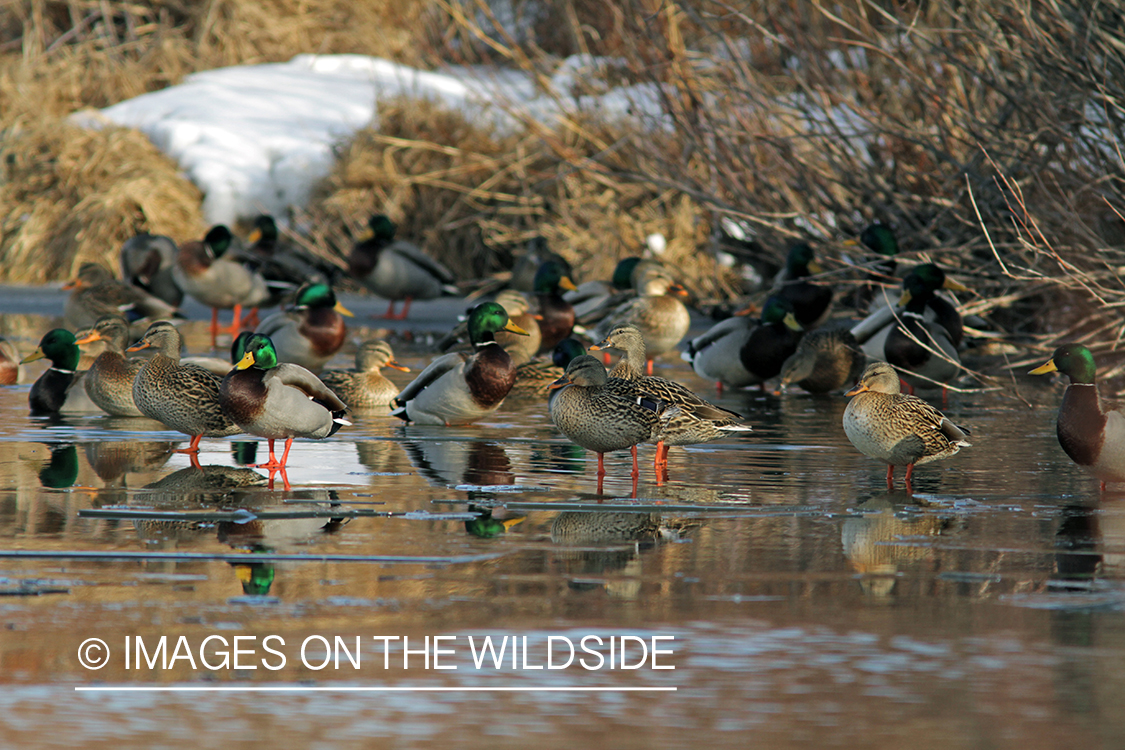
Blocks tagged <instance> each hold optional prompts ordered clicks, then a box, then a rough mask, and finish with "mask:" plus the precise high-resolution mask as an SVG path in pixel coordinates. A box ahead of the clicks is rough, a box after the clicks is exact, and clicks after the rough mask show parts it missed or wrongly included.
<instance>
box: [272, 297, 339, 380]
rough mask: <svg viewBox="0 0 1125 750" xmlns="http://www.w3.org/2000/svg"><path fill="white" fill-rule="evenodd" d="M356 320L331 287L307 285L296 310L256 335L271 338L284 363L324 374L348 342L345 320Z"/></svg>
mask: <svg viewBox="0 0 1125 750" xmlns="http://www.w3.org/2000/svg"><path fill="white" fill-rule="evenodd" d="M345 315H346V316H347V317H349V318H350V317H354V316H353V315H352V314H351V312H349V311H348V309H347V308H346V307H344V306H343V305H342V304H340V303H339V302H338V301H337V300H336V293H335V292H333V291H332V287H330V286H328V285H327V284H306V285H304V286H302V287H301V288H300V289H299V290H298V291H297V297H296V299H295V300H294V303H293V306H292V307H290V308H288V309H286V310H284V311H282V312H277V313H274V314H273V315H271V316H269V317H268V318H266V319H265V320H263V321H262V322H261V323H259V324H258V326H257V327H256V328H255V329H254V333H260V334H263V335H265V336H269V337H270V340H271V341H273V345H274V349H275V351H277V356H278V357H279V358H280V359H281V361H282V362H291V363H293V364H295V365H300V366H301V367H304V368H305V369H306V370H312V371H313V372H320V370H321V368H323V367H324V365H325V364H327V363H328V360H330V359H332V357H333V355H335V354H336V352H338V351H340V347H342V346H343V345H344V341H345V340H346V339H347V333H348V327H347V325H345V324H344V317H343V316H345Z"/></svg>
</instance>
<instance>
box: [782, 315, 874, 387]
mask: <svg viewBox="0 0 1125 750" xmlns="http://www.w3.org/2000/svg"><path fill="white" fill-rule="evenodd" d="M866 362H867V355H865V354H864V353H863V350H862V349H860V348H859V342H857V341H856V338H855V336H853V335H852V333H851V331H849V330H847V329H846V328H841V327H838V326H837V327H832V328H818V329H817V330H815V331H812V332H810V333H806V334H805V335H804V336H802V337H801V342H800V343H799V344H797V351H795V352H794V353H793V354H792V356H790V357H789V359H787V360H785V363H784V364H783V365H782V366H781V384H782V385H789V384H790V383H795V384H796V385H799V386H800V387H801V388H804V389H805V390H806V391H808V392H809V393H828V392H829V391H834V390H837V389H839V388H843V387H845V386H847V385H850V384H852V383H855V382H856V380H857V379H858V378H859V376H860V374H861V373H862V372H863V367H864V365H865V364H866Z"/></svg>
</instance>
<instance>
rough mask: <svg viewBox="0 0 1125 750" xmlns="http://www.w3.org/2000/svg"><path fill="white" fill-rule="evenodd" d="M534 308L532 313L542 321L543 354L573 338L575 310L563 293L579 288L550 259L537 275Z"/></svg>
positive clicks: (541, 351)
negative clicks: (571, 334) (567, 338)
mask: <svg viewBox="0 0 1125 750" xmlns="http://www.w3.org/2000/svg"><path fill="white" fill-rule="evenodd" d="M533 288H534V291H535V306H534V310H533V312H534V313H535V316H536V320H538V321H539V349H538V350H536V354H544V353H546V352H549V351H551V350H553V349H554V348H555V345H556V344H557V343H559V342H560V341H562V340H563V339H565V338H566V337H567V336H569V335H570V332H571V331H572V330H573V329H574V308H573V307H572V306H571V304H570V303H569V302H567V301H566V300H565V299H563V296H562V291H560V290H570V291H573V290H574V289H576V288H577V287H575V286H574V282H573V281H571V280H570V277H569V276H567V275H566V273H565V271H564V269H563V266H562V265H561V264H559V263H558V262H556V261H553V260H548V261H546V262H544V263H542V264H541V265H540V266H539V270H538V271H536V272H535V284H534V287H533Z"/></svg>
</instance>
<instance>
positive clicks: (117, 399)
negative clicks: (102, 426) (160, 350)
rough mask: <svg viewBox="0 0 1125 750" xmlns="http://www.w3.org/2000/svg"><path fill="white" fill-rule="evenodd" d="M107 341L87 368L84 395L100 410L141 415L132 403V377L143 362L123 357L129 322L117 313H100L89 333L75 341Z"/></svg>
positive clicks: (115, 414)
mask: <svg viewBox="0 0 1125 750" xmlns="http://www.w3.org/2000/svg"><path fill="white" fill-rule="evenodd" d="M93 341H104V342H106V350H105V351H104V352H102V353H101V354H99V355H98V358H97V359H95V360H94V364H92V365H90V369H89V370H87V371H86V376H85V377H84V378H83V381H84V382H85V385H86V395H88V396H89V397H90V400H91V401H93V402H94V403H95V404H97V405H98V406H99V407H100V408H101V410H102V411H104V412H105V413H106V414H110V415H112V416H115V417H141V416H144V415H143V414H142V413H141V410H140V409H138V408H137V405H136V404H135V403H133V381H134V380H135V379H136V377H137V373H138V372H140V370H141V367H142V366H143V365H144V360H143V359H126V357H125V347H126V346H128V345H129V324H128V323H127V322H126V321H125V318H123V317H121V316H120V315H103V316H102V317H100V318H98V321H97V322H96V323H94V328H93V330H92V331H90V333H89V334H88V335H86V336H84V337H83V338H81V339H78V340H77V341H76V342H75V343H76V344H78V345H82V344H89V343H91V342H93Z"/></svg>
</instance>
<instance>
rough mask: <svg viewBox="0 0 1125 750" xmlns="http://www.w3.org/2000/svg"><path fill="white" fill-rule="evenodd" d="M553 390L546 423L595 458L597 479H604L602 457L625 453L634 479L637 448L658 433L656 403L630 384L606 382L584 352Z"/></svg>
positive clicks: (596, 363)
mask: <svg viewBox="0 0 1125 750" xmlns="http://www.w3.org/2000/svg"><path fill="white" fill-rule="evenodd" d="M552 387H553V388H556V389H559V390H558V392H557V394H555V396H554V398H553V399H552V400H551V402H550V413H551V421H552V422H554V424H555V426H556V427H558V428H559V430H560V431H561V432H562V433H563V434H564V435H566V436H567V438H569V439H570V440H571V441H572V442H574V443H577V444H578V445H579V446H581V447H583V448H585V449H586V450H590V451H594V452H595V453H597V454H598V478H599V480H600V479H601V478H602V477H604V476H605V454H606V453H610V452H612V451H621V450H630V451H631V452H632V454H633V477H634V479H635V478H636V477H638V476H639V474H640V469H639V468H638V465H637V445H638V444H639V443H644V442H647V441H649V440H651V439H652V437H653V436H654V435H655V434H656V432H657V430H659V429H660V417H659V415H658V409H659V408H660V404H659V403H658V402H657V401H655V400H653V399H651V398H647V397H646V396H645V395H644V394H643V393H642V392H641V390H640V388H639V387H638V385H637V383H636V382H635V381H630V380H623V379H621V378H612V379H611V378H610V377H609V375H608V374H607V373H606V371H605V365H603V364H602V363H601V362H599V361H598V359H597V358H596V357H591V356H590V355H588V354H584V355H582V356H581V357H576V358H574V359H573V360H571V362H570V364H569V365H567V368H566V374H565V375H564V376H563V377H562V378H561V379H560V380H559V381H557V382H556V383H555V384H554V385H553V386H552Z"/></svg>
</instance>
